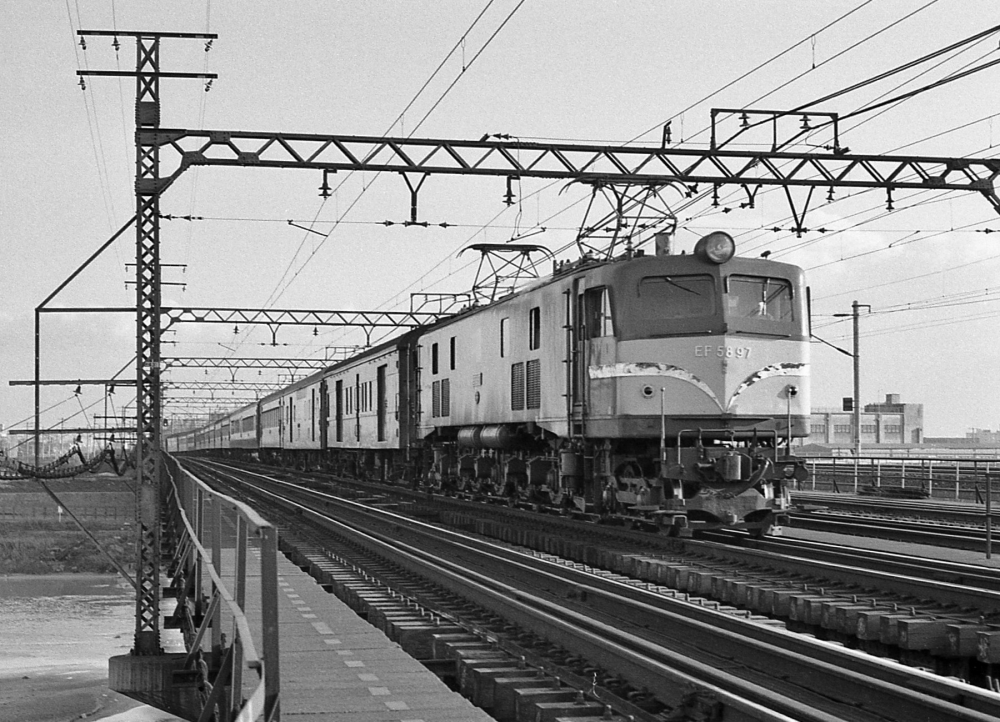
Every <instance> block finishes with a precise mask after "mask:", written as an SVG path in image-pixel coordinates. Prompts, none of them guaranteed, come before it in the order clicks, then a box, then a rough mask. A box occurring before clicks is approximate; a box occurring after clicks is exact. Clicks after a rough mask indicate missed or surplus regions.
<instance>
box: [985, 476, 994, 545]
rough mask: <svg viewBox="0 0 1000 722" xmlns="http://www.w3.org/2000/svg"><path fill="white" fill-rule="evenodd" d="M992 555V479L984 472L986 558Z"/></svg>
mask: <svg viewBox="0 0 1000 722" xmlns="http://www.w3.org/2000/svg"><path fill="white" fill-rule="evenodd" d="M992 555H993V479H992V478H991V477H990V475H989V474H986V558H987V559H990V558H991V557H992Z"/></svg>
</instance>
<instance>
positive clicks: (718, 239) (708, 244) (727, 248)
mask: <svg viewBox="0 0 1000 722" xmlns="http://www.w3.org/2000/svg"><path fill="white" fill-rule="evenodd" d="M694 253H695V255H696V256H698V257H699V258H701V259H702V260H704V261H711V262H712V263H725V262H726V261H728V260H729V259H730V258H732V257H733V256H734V255H736V241H734V240H733V237H732V236H731V235H729V234H728V233H726V232H725V231H714V232H712V233H709V234H708V235H707V236H704V237H703V238H702V239H701V240H700V241H698V243H697V245H695V247H694Z"/></svg>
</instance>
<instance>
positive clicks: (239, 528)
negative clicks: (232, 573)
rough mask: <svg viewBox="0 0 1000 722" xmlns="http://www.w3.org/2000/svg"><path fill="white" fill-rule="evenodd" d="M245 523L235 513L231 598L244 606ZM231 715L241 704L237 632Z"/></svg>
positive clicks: (234, 643) (241, 676) (234, 636)
mask: <svg viewBox="0 0 1000 722" xmlns="http://www.w3.org/2000/svg"><path fill="white" fill-rule="evenodd" d="M246 578H247V524H246V522H245V521H244V520H243V515H242V514H237V515H236V578H235V580H234V581H235V583H234V585H233V586H234V590H233V598H234V599H235V600H236V606H238V607H239V608H240V609H245V608H246V597H247V583H246V582H247V579H246ZM232 690H233V691H232V695H231V696H230V699H231V701H232V707H231V708H232V715H231V716H233V717H235V716H236V713H237V712H238V711H239V709H240V707H242V706H243V642H242V640H241V639H240V637H239V635H238V634H235V633H234V634H233V686H232Z"/></svg>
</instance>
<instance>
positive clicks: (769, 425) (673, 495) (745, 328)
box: [587, 232, 810, 533]
mask: <svg viewBox="0 0 1000 722" xmlns="http://www.w3.org/2000/svg"><path fill="white" fill-rule="evenodd" d="M734 251H735V244H734V243H733V241H732V238H731V237H730V236H728V235H727V234H724V233H720V232H717V233H713V234H710V235H709V236H706V237H705V238H703V239H702V240H701V241H700V242H699V244H698V246H697V247H696V249H695V253H694V254H692V255H679V256H678V255H660V256H654V257H647V258H639V259H635V260H634V261H630V262H628V263H625V264H621V265H620V266H619V267H617V268H615V269H613V270H612V271H610V272H609V273H611V275H610V276H609V278H607V279H606V288H608V289H609V291H610V295H611V299H612V304H613V307H614V324H615V331H614V337H613V338H604V339H601V338H594V339H592V340H590V342H589V347H588V349H587V353H588V368H587V370H588V377H589V378H588V380H589V394H588V407H589V408H588V414H587V433H588V435H589V436H591V437H598V438H605V439H607V440H608V443H607V444H606V446H607V447H608V453H607V458H606V464H607V467H608V470H607V473H606V474H605V480H606V483H605V488H604V490H603V495H602V502H603V506H604V507H605V508H606V509H607V508H611V509H614V510H615V511H616V512H617V513H624V514H627V515H635V516H645V517H647V518H655V519H657V520H658V521H659V523H661V524H663V525H670V526H673V527H675V528H676V529H684V528H685V527H687V528H699V527H700V528H714V527H742V528H747V529H750V530H753V531H757V532H759V533H763V531H766V530H767V529H768V528H769V527H771V526H772V524H779V525H780V524H781V523H782V522H783V521H784V515H783V514H781V512H782V510H783V509H784V508H786V505H787V494H786V493H783V490H784V489H786V488H787V486H788V485H789V484H790V483H792V482H794V481H795V480H796V479H802V478H804V474H805V470H804V465H803V464H802V462H801V461H800V460H798V459H795V458H794V457H793V456H792V454H791V441H792V439H793V438H795V437H804V436H806V435H807V434H808V428H807V424H808V418H809V408H810V404H809V371H808V368H809V367H808V363H809V344H808V341H809V339H808V319H807V317H806V316H807V312H806V304H805V286H804V280H803V274H802V271H801V269H799V268H797V267H795V266H791V265H788V264H782V263H776V262H773V261H768V260H766V259H748V258H737V257H736V256H735V252H734Z"/></svg>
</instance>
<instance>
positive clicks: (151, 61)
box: [133, 35, 161, 654]
mask: <svg viewBox="0 0 1000 722" xmlns="http://www.w3.org/2000/svg"><path fill="white" fill-rule="evenodd" d="M159 56H160V39H159V37H157V36H155V35H154V36H151V37H143V36H139V37H137V38H136V83H135V123H136V156H135V215H136V234H135V265H136V268H135V276H136V284H135V288H136V298H135V307H136V415H137V417H138V433H137V434H136V470H137V476H138V478H137V479H136V483H137V486H138V494H137V500H138V501H137V503H138V505H139V509H138V514H137V519H138V527H139V528H138V542H137V544H138V568H137V569H136V575H137V587H136V608H135V646H134V649H133V651H134V652H135V653H136V654H160V652H161V650H160V628H159V626H160V625H159V615H160V578H159V577H160V565H159V555H160V473H161V459H160V394H159V386H158V385H159V383H160V194H159V193H158V192H157V189H156V184H157V179H158V178H159V173H160V152H159V148H158V147H157V146H156V145H155V144H150V143H147V142H145V138H146V134H145V133H142V132H140V129H155V128H158V127H159V125H160V79H159V66H160V63H159Z"/></svg>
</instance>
